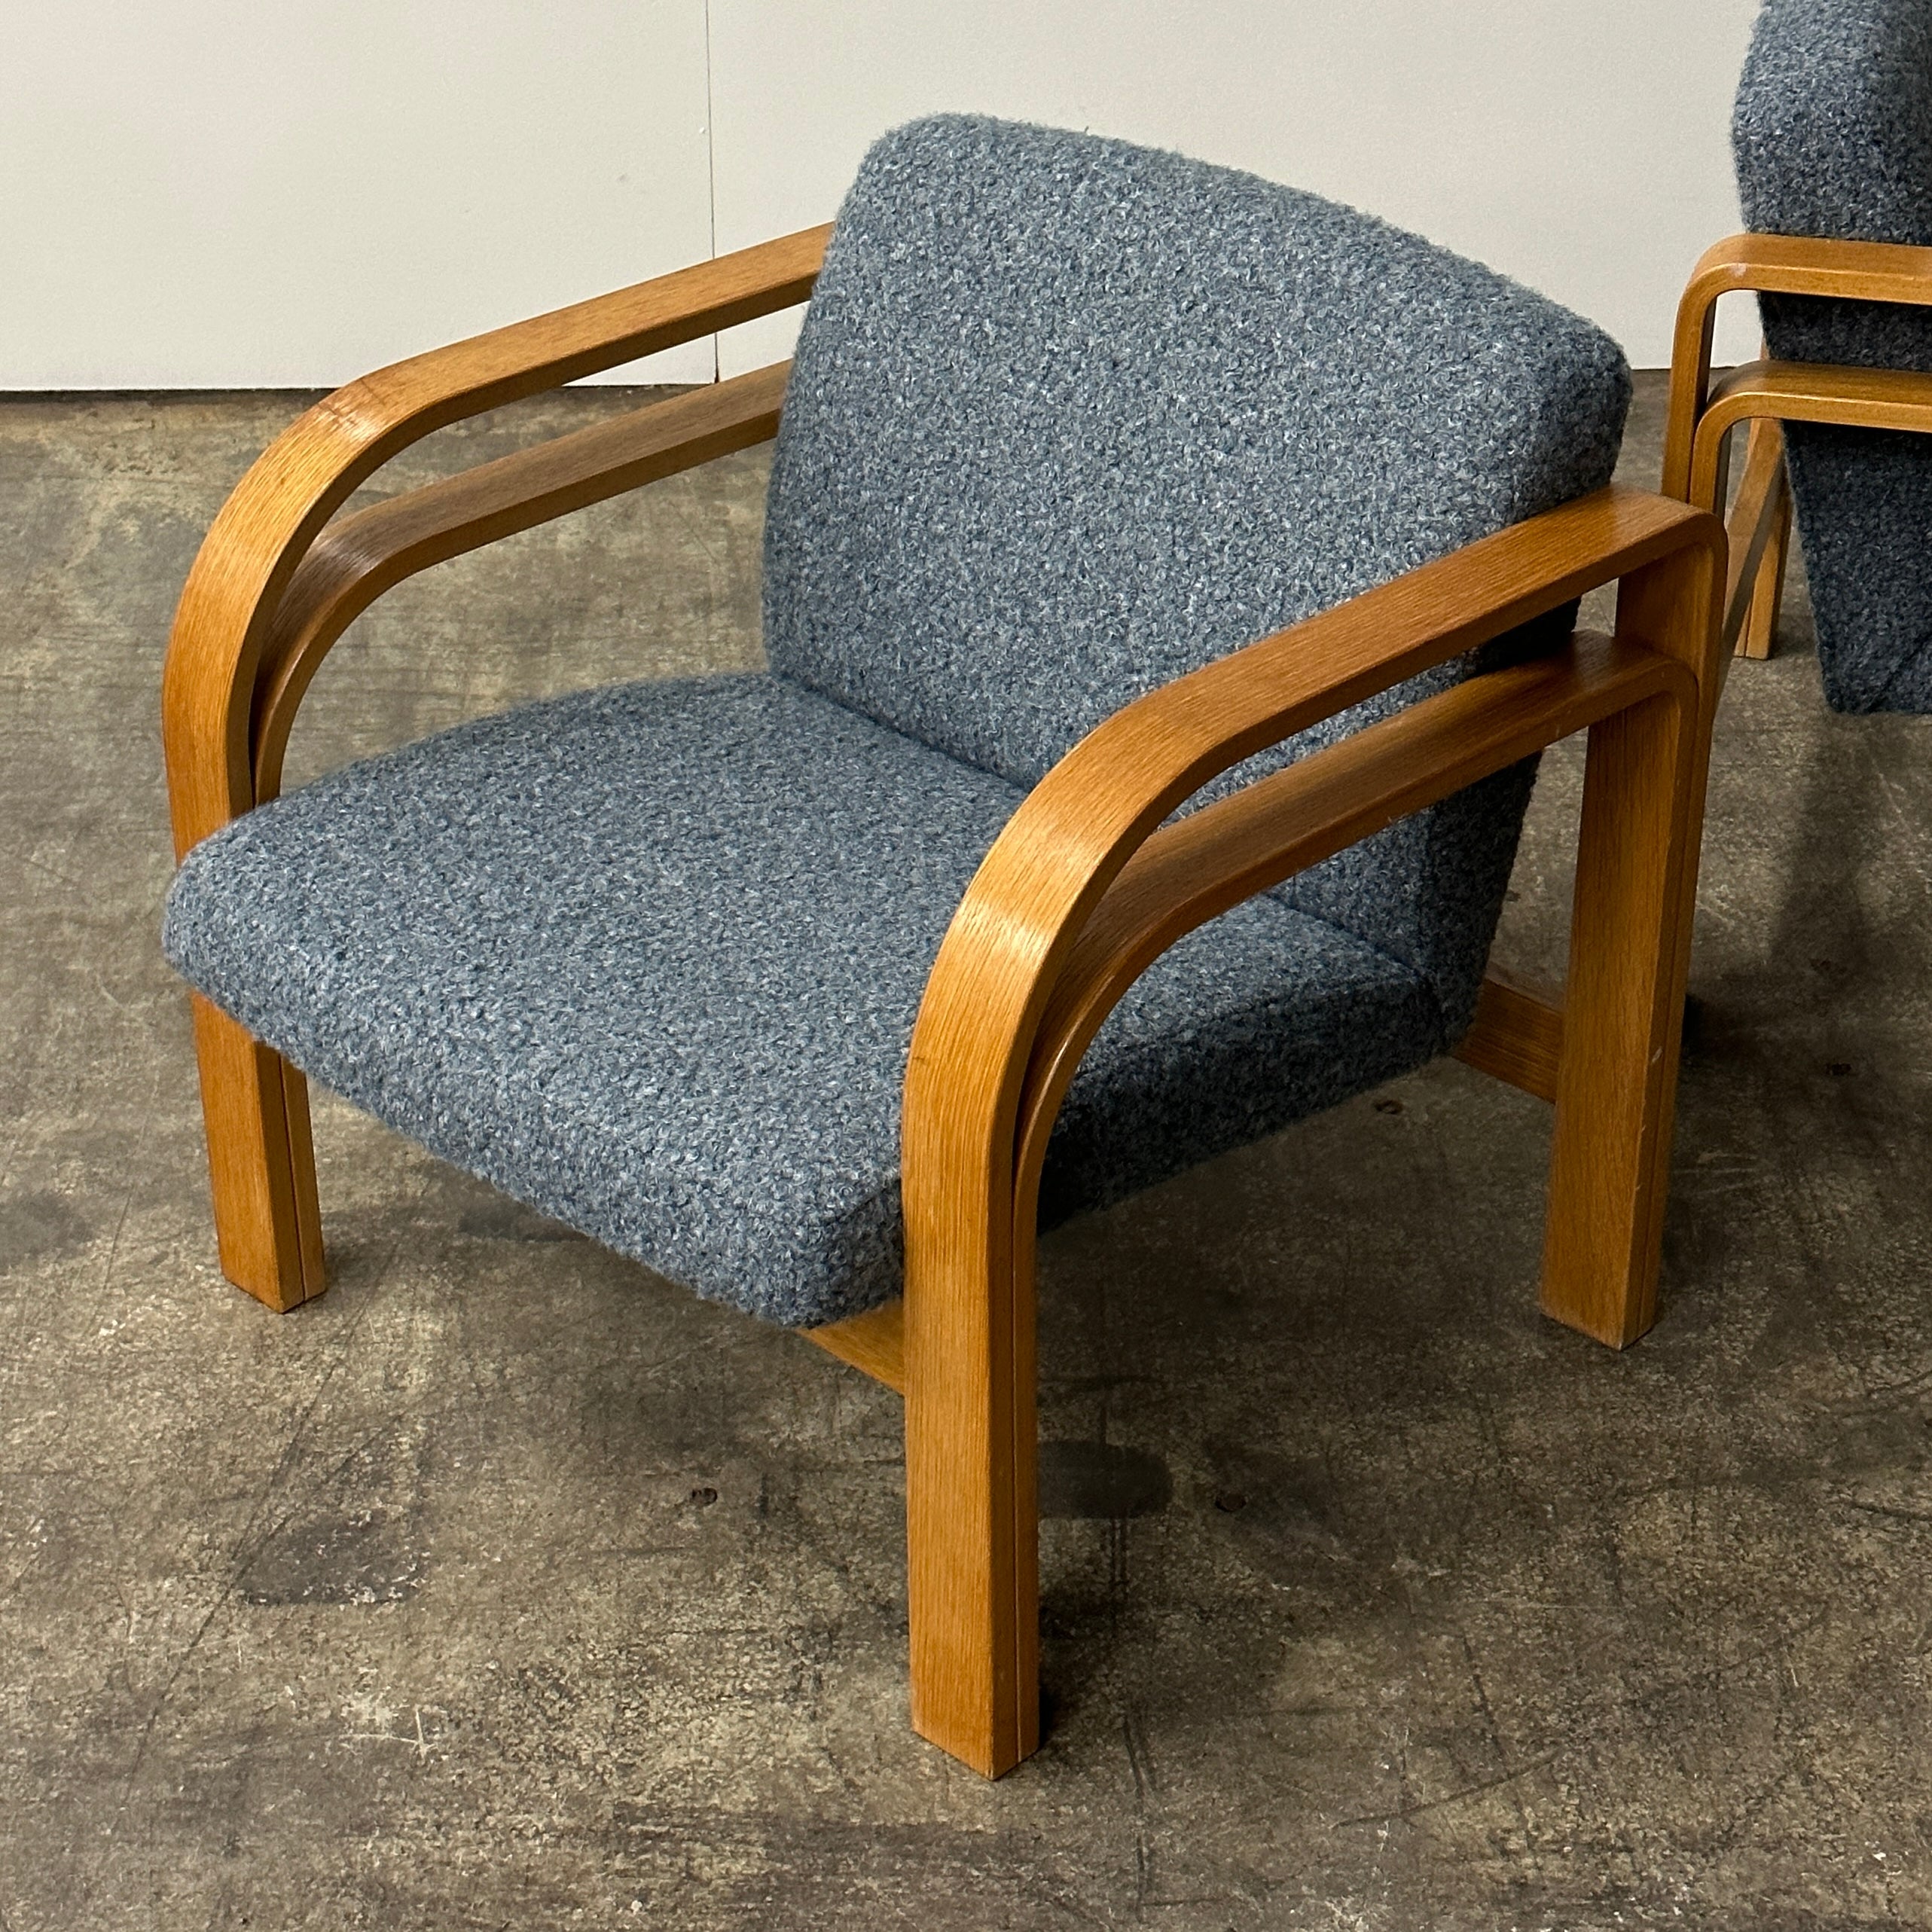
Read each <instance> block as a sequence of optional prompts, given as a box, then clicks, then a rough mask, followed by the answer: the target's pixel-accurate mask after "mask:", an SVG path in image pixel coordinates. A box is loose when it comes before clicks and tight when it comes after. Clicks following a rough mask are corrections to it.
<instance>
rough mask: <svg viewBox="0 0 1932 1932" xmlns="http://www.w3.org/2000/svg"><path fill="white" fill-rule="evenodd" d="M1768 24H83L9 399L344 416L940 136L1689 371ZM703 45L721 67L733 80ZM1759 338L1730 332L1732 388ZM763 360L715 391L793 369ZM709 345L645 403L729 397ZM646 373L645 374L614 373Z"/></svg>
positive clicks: (827, 10) (445, 16)
mask: <svg viewBox="0 0 1932 1932" xmlns="http://www.w3.org/2000/svg"><path fill="white" fill-rule="evenodd" d="M1756 5H1757V0H1320V4H1316V3H1315V0H1299V4H1296V0H1197V3H1196V4H1195V5H1192V6H1189V7H1186V8H1178V7H1176V6H1174V5H1171V4H1167V5H1157V4H1155V0H975V4H974V5H970V6H961V5H957V4H951V5H939V4H937V0H926V4H923V5H914V4H911V0H811V4H809V5H778V4H776V3H775V0H549V4H548V5H543V6H539V5H536V4H534V0H524V4H519V0H307V4H306V5H286V4H279V0H270V4H267V5H264V0H141V4H136V0H64V4H63V5H60V6H58V7H46V8H36V9H34V10H32V13H31V14H29V13H28V11H26V9H24V8H23V9H22V10H21V15H20V18H19V19H18V20H16V21H15V22H14V23H12V25H11V26H10V29H9V38H10V46H9V50H8V51H9V60H8V74H7V77H6V78H5V79H4V80H3V81H0V180H5V182H7V183H8V188H7V191H6V193H5V196H4V197H0V261H5V263H6V264H7V270H6V286H7V293H6V295H5V297H4V298H0V300H3V301H4V306H0V387H4V388H10V389H39V388H53V387H63V388H64V387H75V388H78V387H90V386H127V387H150V386H153V387H172V386H191V387H192V386H242V385H254V384H278V385H288V386H319V385H323V384H328V383H335V382H338V381H340V380H343V379H345V378H346V377H348V376H349V375H350V374H353V373H355V372H356V371H358V370H360V369H362V368H368V367H371V366H373V365H376V364H377V363H380V362H384V361H387V360H390V359H393V358H394V357H395V356H400V355H403V354H406V353H409V352H410V351H411V350H412V349H416V348H419V347H422V346H427V345H428V344H429V343H434V342H437V341H441V340H448V339H450V337H454V336H457V335H460V334H467V333H469V332H471V331H474V330H476V329H479V328H487V327H489V326H490V325H493V324H494V323H496V322H502V321H505V320H508V319H511V317H513V316H517V315H520V314H526V313H533V312H534V311H536V310H539V309H543V308H547V307H554V306H555V305H556V304H558V303H560V302H564V301H571V300H574V299H575V298H577V297H578V296H581V295H586V294H589V293H592V292H594V291H597V290H598V289H600V288H612V287H616V286H618V285H621V284H623V283H624V282H630V281H634V280H636V279H639V277H640V276H645V275H648V274H652V273H657V272H659V271H661V270H664V269H665V268H668V267H673V266H674V265H676V264H679V263H680V262H683V261H691V260H695V259H697V258H701V257H702V256H704V255H705V254H707V252H710V249H711V248H712V246H713V229H714V203H715V234H716V246H718V247H719V248H720V249H730V248H735V247H740V246H744V245H745V244H746V243H750V242H752V241H755V240H759V239H762V237H765V236H768V235H771V234H775V233H782V232H783V231H785V230H788V229H790V228H795V227H802V226H804V225H805V224H807V223H810V222H814V221H823V220H826V219H827V218H829V216H830V215H832V213H833V212H834V210H835V208H836V206H837V204H838V197H839V194H840V192H841V189H842V188H843V187H844V184H845V182H846V181H847V179H849V178H850V174H851V172H852V169H853V166H855V164H856V161H857V160H858V157H859V154H861V152H862V151H863V149H864V148H865V145H866V144H867V142H869V141H870V140H871V139H872V138H873V136H875V135H876V134H877V133H879V132H881V130H883V129H884V128H886V127H890V126H891V125H892V124H894V123H895V122H896V121H902V120H904V119H905V118H908V117H909V116H911V115H912V114H917V113H920V112H923V111H927V110H929V109H932V108H942V107H945V108H972V109H980V110H984V111H991V112H997V113H1003V114H1018V115H1024V116H1026V117H1028V118H1033V119H1037V120H1042V121H1051V122H1057V123H1059V124H1064V125H1069V126H1073V127H1090V128H1092V129H1093V130H1095V131H1096V132H1098V133H1109V134H1116V135H1120V136H1125V137H1127V138H1129V139H1137V140H1143V141H1149V142H1158V143H1161V144H1163V145H1169V146H1172V147H1176V148H1182V149H1183V150H1185V151H1188V152H1189V153H1192V154H1198V155H1201V156H1203V157H1205V158H1207V159H1210V160H1217V161H1223V162H1227V163H1232V164H1234V165H1236V166H1243V167H1248V168H1252V169H1255V170H1256V171H1257V172H1260V173H1262V174H1265V175H1271V176H1273V177H1274V178H1275V179H1280V180H1283V181H1288V182H1294V183H1296V184H1297V185H1301V186H1304V187H1308V188H1314V189H1316V190H1318V191H1320V192H1322V193H1324V194H1331V195H1334V196H1336V197H1338V198H1340V199H1341V200H1346V201H1349V202H1352V203H1354V204H1355V205H1357V206H1360V207H1363V208H1366V209H1372V210H1373V211H1374V212H1376V213H1378V214H1380V215H1386V216H1387V217H1388V218H1390V219H1392V220H1394V221H1398V222H1400V223H1402V224H1405V225H1406V226H1408V227H1413V228H1417V229H1419V230H1421V232H1423V233H1425V234H1427V235H1430V236H1431V237H1433V238H1435V239H1436V240H1439V241H1441V242H1443V243H1447V244H1448V246H1451V247H1453V248H1456V249H1460V250H1463V252H1467V253H1469V254H1471V255H1476V256H1479V257H1480V258H1482V259H1483V260H1485V261H1488V262H1491V263H1492V264H1494V265H1495V266H1496V267H1499V268H1501V269H1503V270H1506V271H1507V272H1508V273H1511V274H1512V275H1515V276H1518V277H1519V278H1520V279H1522V280H1524V281H1525V282H1529V283H1531V285H1533V286H1534V287H1537V288H1540V289H1542V290H1543V291H1546V293H1548V294H1549V295H1552V296H1554V297H1555V298H1557V299H1558V300H1559V301H1564V302H1567V303H1568V304H1570V306H1571V307H1575V308H1577V309H1579V310H1582V311H1583V313H1586V314H1587V315H1589V316H1592V317H1594V318H1595V319H1596V320H1597V321H1598V322H1601V324H1602V325H1604V327H1605V328H1607V329H1608V330H1610V332H1611V333H1612V334H1613V335H1615V336H1616V337H1617V338H1618V339H1619V340H1620V341H1621V342H1622V343H1623V345H1624V346H1625V349H1626V351H1627V353H1628V354H1629V355H1630V356H1631V360H1632V361H1633V362H1635V363H1636V364H1637V365H1638V366H1640V367H1656V366H1659V365H1662V364H1663V363H1664V362H1667V361H1668V357H1669V331H1670V324H1671V314H1672V312H1673V310H1674V307H1675V304H1676V300H1677V292H1678V291H1679V289H1680V287H1681V286H1682V284H1683V278H1684V276H1685V273H1686V270H1688V269H1689V266H1690V264H1691V262H1692V261H1693V260H1694V259H1695V257H1696V255H1697V254H1698V252H1699V250H1700V249H1702V246H1704V245H1705V243H1707V242H1708V241H1711V240H1714V239H1716V238H1717V237H1718V236H1720V235H1721V234H1725V233H1729V232H1730V231H1731V230H1732V229H1733V228H1734V227H1735V226H1736V225H1737V208H1736V202H1735V196H1734V194H1733V192H1732V186H1731V180H1730V167H1729V155H1728V151H1727V148H1726V124H1727V121H1728V118H1729V101H1730V96H1731V92H1732V87H1733V86H1734V84H1735V79H1736V75H1737V70H1738V63H1739V62H1740V60H1741V58H1742V56H1743V51H1744V41H1745V38H1746V36H1747V33H1748V32H1749V29H1750V21H1751V19H1752V17H1753V14H1754V13H1755V11H1756ZM707 43H708V45H707ZM1754 330H1755V322H1754V319H1753V317H1751V316H1749V315H1747V314H1745V313H1738V314H1737V315H1735V316H1729V317H1727V318H1726V324H1725V328H1724V333H1723V338H1722V339H1721V340H1720V355H1726V354H1727V355H1729V356H1733V357H1741V356H1744V355H1746V354H1748V353H1750V349H1751V347H1752V346H1753V342H1754V339H1755V337H1754ZM786 334H787V330H786V325H784V324H783V322H779V321H777V320H774V322H768V323H766V324H764V325H753V326H752V328H748V329H746V330H744V331H737V335H736V337H734V338H728V339H727V340H726V341H725V343H724V344H723V345H722V350H721V355H722V362H723V365H724V367H725V371H726V373H731V371H734V370H735V369H737V368H746V367H749V366H752V365H753V364H755V362H760V361H763V360H765V359H768V358H769V357H770V356H771V355H774V354H778V353H783V347H784V343H785V340H786ZM711 366H712V363H711V353H710V348H709V346H707V345H694V346H693V348H691V349H688V350H685V351H681V352H673V354H672V355H671V356H668V357H662V358H658V359H655V361H654V362H653V363H652V365H649V367H648V368H643V369H642V371H641V373H642V374H646V375H647V376H652V377H663V378H666V379H678V380H700V379H701V378H702V377H705V376H707V375H708V374H710V370H711ZM620 373H621V374H627V375H629V374H638V373H640V371H636V370H633V371H624V372H620Z"/></svg>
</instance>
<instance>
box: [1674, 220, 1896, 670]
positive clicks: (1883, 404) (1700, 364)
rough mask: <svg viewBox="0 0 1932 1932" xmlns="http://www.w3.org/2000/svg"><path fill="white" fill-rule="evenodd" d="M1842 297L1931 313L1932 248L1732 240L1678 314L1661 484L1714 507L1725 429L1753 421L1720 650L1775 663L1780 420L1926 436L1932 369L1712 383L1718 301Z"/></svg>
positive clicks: (1702, 269)
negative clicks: (1742, 296) (1751, 296)
mask: <svg viewBox="0 0 1932 1932" xmlns="http://www.w3.org/2000/svg"><path fill="white" fill-rule="evenodd" d="M1743 290H1749V291H1753V292H1754V293H1758V294H1763V295H1818V296H1827V297H1830V298H1832V299H1833V300H1836V301H1854V302H1895V303H1903V304H1908V305H1911V306H1914V307H1926V306H1927V305H1932V249H1927V248H1909V247H1906V246H1900V245H1897V244H1894V243H1887V242H1848V241H1837V240H1830V239H1828V238H1825V237H1817V236H1808V235H1759V234H1744V235H1732V236H1731V237H1729V238H1728V239H1726V240H1723V241H1721V242H1718V243H1715V244H1714V246H1711V248H1709V249H1706V250H1705V253H1704V255H1703V256H1702V258H1701V259H1700V260H1699V262H1698V264H1697V266H1696V267H1695V269H1694V270H1692V273H1691V277H1690V280H1689V283H1688V284H1687V285H1686V287H1685V289H1684V292H1683V300H1682V301H1680V303H1679V304H1678V307H1677V333H1676V336H1675V338H1674V341H1673V343H1672V345H1671V398H1670V414H1669V418H1668V423H1667V425H1666V428H1665V440H1664V475H1663V482H1662V490H1663V492H1664V494H1665V496H1674V497H1676V498H1677V499H1678V500H1679V501H1680V502H1686V503H1690V504H1692V505H1695V506H1696V507H1697V508H1700V509H1705V510H1713V511H1717V510H1720V508H1721V506H1722V505H1723V502H1724V499H1725V497H1726V494H1727V493H1728V491H1729V475H1728V469H1729V453H1730V432H1732V430H1733V429H1735V428H1736V427H1737V426H1738V425H1739V424H1740V423H1749V424H1750V441H1749V443H1748V444H1747V449H1746V453H1745V458H1744V474H1743V475H1742V477H1741V478H1740V479H1739V482H1738V494H1737V500H1736V502H1735V503H1734V504H1733V505H1732V507H1731V512H1730V530H1731V533H1732V536H1731V565H1730V573H1729V583H1728V585H1727V587H1726V596H1725V615H1724V642H1725V647H1726V652H1732V651H1735V655H1738V656H1739V657H1747V658H1767V657H1769V655H1771V646H1772V636H1773V634H1774V633H1775V629H1776V626H1777V622H1778V603H1779V601H1780V600H1781V597H1782V596H1783V594H1784V575H1785V565H1786V562H1787V558H1788V557H1789V554H1790V542H1791V490H1790V478H1789V477H1788V475H1787V471H1786V469H1785V465H1784V431H1783V429H1782V427H1781V425H1783V424H1784V423H1838V424H1840V425H1841V426H1844V427H1846V428H1850V429H1903V430H1915V431H1918V432H1921V433H1922V432H1926V431H1928V430H1932V375H1928V374H1923V373H1921V372H1919V371H1915V370H1903V369H1879V368H1862V367H1858V366H1855V365H1838V364H1827V363H1812V362H1776V361H1774V360H1772V359H1770V358H1769V356H1766V357H1764V358H1763V359H1760V360H1759V361H1757V362H1750V363H1747V364H1745V365H1744V366H1743V367H1742V368H1738V369H1735V370H1732V371H1730V373H1729V374H1727V375H1726V376H1724V377H1722V378H1720V380H1718V381H1717V382H1716V383H1713V382H1712V380H1711V337H1712V331H1713V330H1714V327H1715V325H1716V322H1717V304H1718V301H1719V299H1720V298H1721V297H1723V296H1724V295H1729V294H1731V293H1733V292H1735V291H1743Z"/></svg>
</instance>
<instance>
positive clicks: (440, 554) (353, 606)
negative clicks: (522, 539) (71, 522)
mask: <svg viewBox="0 0 1932 1932" xmlns="http://www.w3.org/2000/svg"><path fill="white" fill-rule="evenodd" d="M791 368H792V365H791V364H790V363H789V362H778V363H774V364H773V365H772V366H771V368H765V369H758V370H755V371H752V374H749V375H745V376H735V377H732V378H731V380H729V381H728V382H722V383H713V384H710V385H708V386H706V387H704V388H703V389H693V390H691V391H690V392H688V393H687V394H685V395H680V396H673V397H672V398H670V399H668V400H667V401H663V402H655V403H652V404H649V405H648V406H647V407H645V408H642V409H636V410H632V411H630V412H629V413H628V414H626V415H623V416H619V417H613V418H612V420H609V422H606V423H593V424H592V425H591V427H590V428H588V429H579V430H578V431H576V432H574V433H573V434H572V435H567V436H557V437H553V438H551V440H550V441H548V442H544V443H539V444H536V445H535V446H534V447H532V448H530V449H527V450H517V452H516V453H514V455H511V456H501V457H499V458H498V459H497V460H496V462H488V463H479V464H478V465H476V466H475V468H474V469H466V470H464V471H462V472H459V474H458V475H455V476H450V477H445V478H443V479H442V480H441V481H439V482H436V483H432V484H427V485H426V486H425V487H423V488H422V489H420V490H407V491H405V492H404V493H403V494H402V495H401V496H392V497H391V498H390V499H389V501H388V502H386V503H378V504H377V505H374V507H373V508H370V509H367V510H362V511H358V512H357V513H356V514H355V515H354V516H353V517H342V518H341V519H340V520H338V521H337V522H334V523H331V524H329V525H328V527H327V528H326V529H325V530H323V532H322V534H321V536H319V537H317V538H316V540H315V542H314V543H313V545H311V546H310V550H309V553H308V554H307V556H306V557H304V558H303V559H302V560H301V563H300V564H299V565H298V566H297V567H296V569H295V574H294V575H292V576H291V578H289V580H288V589H287V590H285V591H284V592H283V593H282V597H281V600H280V602H279V603H278V604H277V605H276V610H275V615H274V617H273V620H272V621H271V622H270V626H269V630H268V636H267V639H266V641H265V642H264V645H263V646H262V653H261V664H260V667H259V668H258V670H257V672H256V674H255V702H254V718H253V723H252V740H253V765H254V771H255V803H256V804H263V803H264V802H265V801H267V800H268V799H270V798H273V797H274V796H275V795H276V793H277V792H279V790H280V789H281V785H282V755H283V753H284V752H285V751H286V750H287V749H288V732H289V728H290V727H291V725H293V724H294V723H295V713H296V710H297V709H298V707H299V706H300V705H301V701H302V698H303V695H304V693H305V692H306V691H307V689H308V688H309V682H310V679H312V678H313V676H315V674H316V671H317V670H319V668H320V667H321V664H322V659H323V658H325V657H326V656H327V655H328V652H329V650H330V649H331V646H333V645H334V643H335V642H336V640H337V639H338V638H339V637H340V636H341V635H342V633H343V631H345V630H347V629H348V627H349V625H350V624H352V623H353V622H354V621H355V620H356V618H358V617H359V616H360V615H362V612H364V611H365V610H366V609H368V607H369V606H370V605H371V604H372V603H374V602H375V600H377V598H378V597H380V596H381V595H382V594H383V592H385V591H389V590H392V589H394V588H395V586H396V585H397V584H399V583H401V581H403V579H404V578H407V577H411V576H414V575H415V574H416V572H418V571H419V570H426V569H429V566H431V565H432V564H433V563H445V562H447V560H449V559H450V557H459V556H460V555H462V553H463V552H464V551H469V550H476V549H479V548H481V547H482V546H483V545H485V544H488V543H494V542H496V540H497V539H499V537H505V536H510V535H511V534H512V533H514V532H516V531H517V530H530V529H532V528H533V527H534V526H536V525H537V524H539V523H547V522H548V521H549V520H550V519H551V517H561V516H566V515H567V514H569V512H570V511H573V510H581V509H582V508H584V507H585V506H586V505H588V504H591V503H598V502H603V500H604V499H606V497H611V496H621V494H622V493H624V491H625V490H636V489H638V488H639V487H641V486H642V485H643V484H647V483H655V482H657V481H659V480H660V479H661V478H664V477H667V476H672V475H676V473H677V472H679V471H680V470H685V469H694V468H695V467H696V466H697V465H698V464H700V463H707V462H710V461H712V459H713V458H714V457H717V456H728V455H730V454H731V453H732V452H733V451H734V450H744V449H749V448H750V447H752V444H755V443H763V442H768V441H770V440H771V438H772V437H773V436H774V435H777V430H778V418H779V414H780V411H781V410H782V409H783V407H784V404H785V382H786V377H787V376H789V374H790V373H791Z"/></svg>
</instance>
